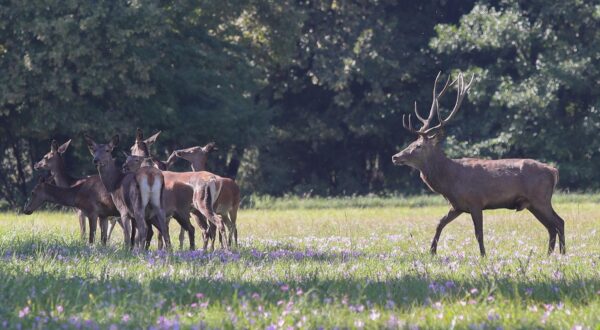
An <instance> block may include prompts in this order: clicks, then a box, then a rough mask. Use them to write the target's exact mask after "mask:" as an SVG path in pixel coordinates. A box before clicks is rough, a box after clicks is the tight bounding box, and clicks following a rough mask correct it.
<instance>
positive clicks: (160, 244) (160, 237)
mask: <svg viewBox="0 0 600 330" xmlns="http://www.w3.org/2000/svg"><path fill="white" fill-rule="evenodd" d="M152 223H154V224H155V227H156V228H157V229H158V249H159V250H162V249H163V248H164V242H165V241H164V238H163V235H162V232H161V231H160V228H159V227H158V225H156V224H157V220H156V217H152Z"/></svg>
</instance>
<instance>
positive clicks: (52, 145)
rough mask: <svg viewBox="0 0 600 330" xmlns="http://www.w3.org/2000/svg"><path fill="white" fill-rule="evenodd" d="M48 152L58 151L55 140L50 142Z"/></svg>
mask: <svg viewBox="0 0 600 330" xmlns="http://www.w3.org/2000/svg"><path fill="white" fill-rule="evenodd" d="M50 151H52V152H56V151H58V142H56V140H52V142H50Z"/></svg>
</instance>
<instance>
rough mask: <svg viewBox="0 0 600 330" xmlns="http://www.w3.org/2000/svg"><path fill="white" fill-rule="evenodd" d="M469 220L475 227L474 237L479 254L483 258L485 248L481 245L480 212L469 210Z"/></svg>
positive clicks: (481, 221)
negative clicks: (470, 219) (471, 220)
mask: <svg viewBox="0 0 600 330" xmlns="http://www.w3.org/2000/svg"><path fill="white" fill-rule="evenodd" d="M471 218H472V219H473V225H474V226H475V237H476V238H477V243H479V253H481V256H482V257H485V246H484V245H483V213H482V211H481V210H471Z"/></svg>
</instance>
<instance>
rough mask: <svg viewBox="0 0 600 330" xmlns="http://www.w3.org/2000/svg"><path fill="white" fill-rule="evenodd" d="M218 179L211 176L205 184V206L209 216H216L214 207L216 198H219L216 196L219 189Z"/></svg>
mask: <svg viewBox="0 0 600 330" xmlns="http://www.w3.org/2000/svg"><path fill="white" fill-rule="evenodd" d="M215 186H216V180H215V178H214V177H213V178H211V179H210V180H209V181H208V182H206V183H205V184H204V187H203V189H204V201H203V203H204V208H205V209H206V212H207V213H208V214H207V216H209V217H211V218H212V217H214V216H215V211H214V209H213V204H214V202H215V200H216V199H217V198H216V197H215V193H216V191H217V189H216V187H215Z"/></svg>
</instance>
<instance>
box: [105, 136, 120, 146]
mask: <svg viewBox="0 0 600 330" xmlns="http://www.w3.org/2000/svg"><path fill="white" fill-rule="evenodd" d="M108 145H109V146H110V147H111V148H112V149H114V148H115V147H116V146H118V145H119V134H116V135H114V136H113V137H112V138H111V139H110V142H109V143H108Z"/></svg>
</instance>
